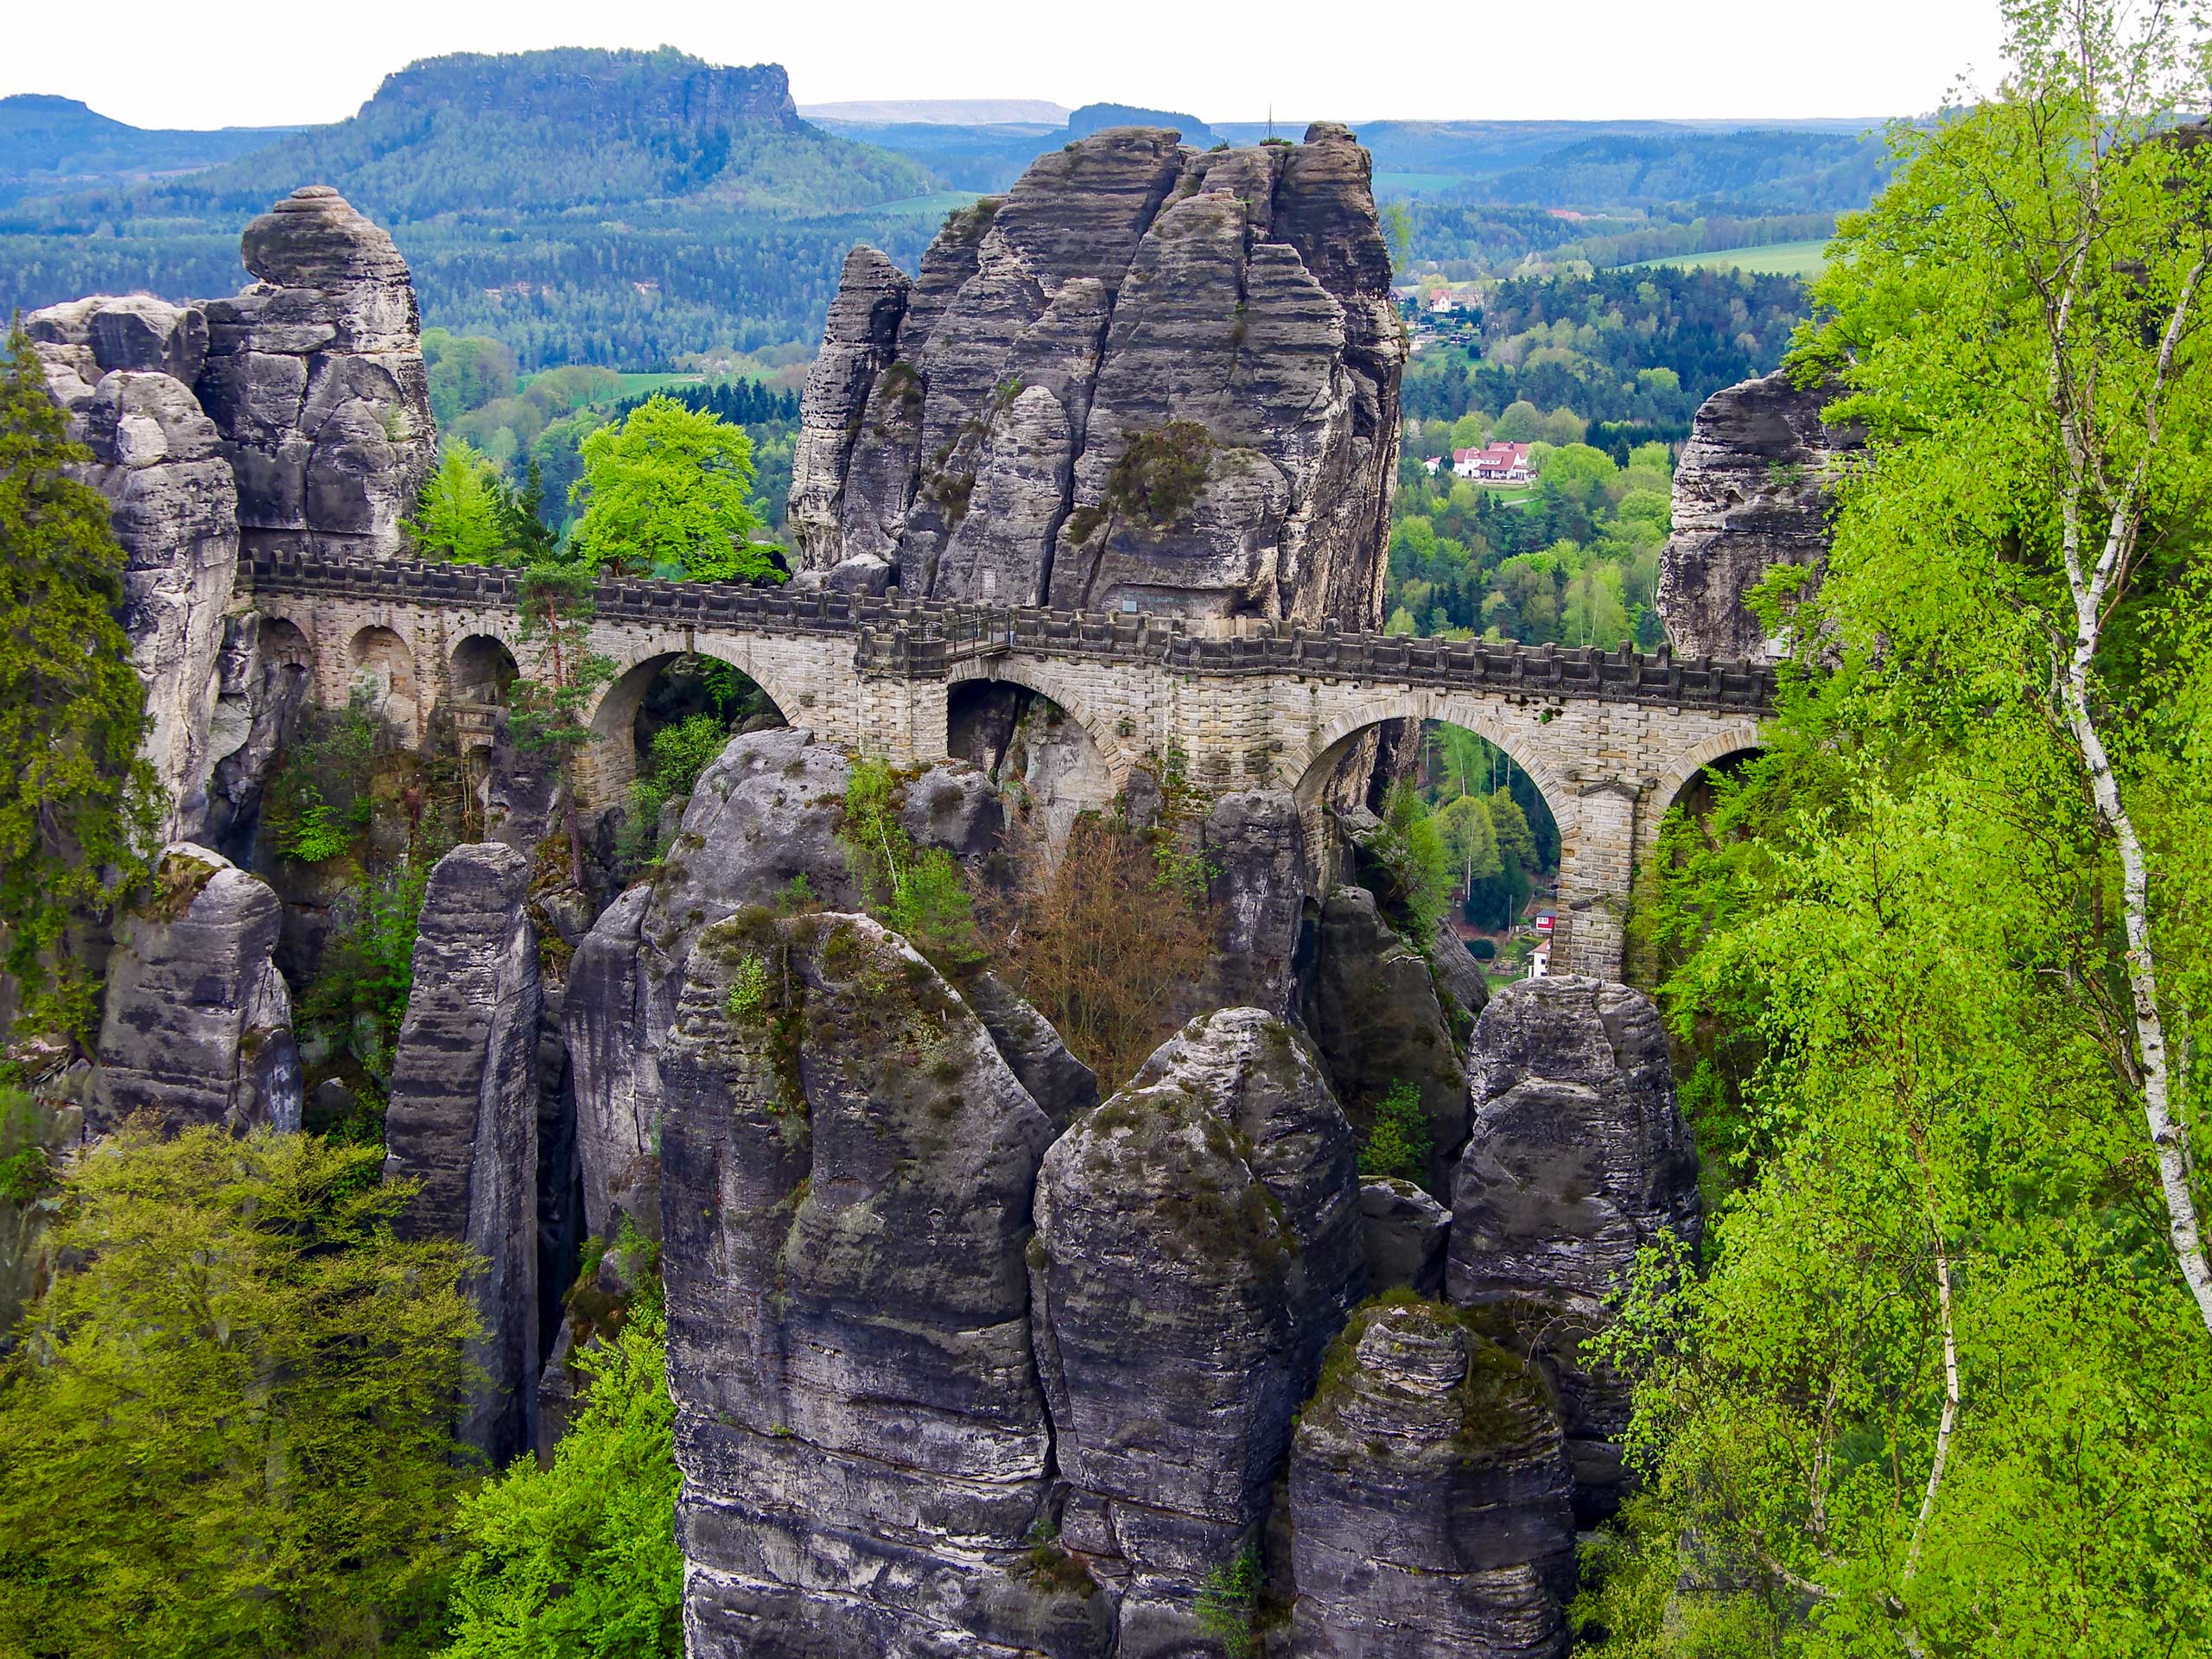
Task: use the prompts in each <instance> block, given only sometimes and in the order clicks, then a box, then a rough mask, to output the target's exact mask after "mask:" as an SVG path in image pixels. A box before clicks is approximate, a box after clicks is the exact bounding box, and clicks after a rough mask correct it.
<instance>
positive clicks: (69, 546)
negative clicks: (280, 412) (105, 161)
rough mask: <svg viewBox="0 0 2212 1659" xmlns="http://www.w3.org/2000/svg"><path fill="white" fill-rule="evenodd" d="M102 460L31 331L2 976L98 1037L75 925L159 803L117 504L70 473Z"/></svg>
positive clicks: (2, 763) (19, 370) (102, 901)
mask: <svg viewBox="0 0 2212 1659" xmlns="http://www.w3.org/2000/svg"><path fill="white" fill-rule="evenodd" d="M91 459H92V457H91V455H90V454H89V453H88V452H87V451H86V449H85V448H84V447H83V446H82V445H79V444H74V443H72V442H69V441H68V438H67V429H66V427H65V423H64V420H63V416H62V413H61V411H60V409H58V408H57V407H55V405H54V401H53V400H52V399H51V398H50V397H48V396H47V392H46V377H45V372H44V370H43V368H42V367H41V364H40V362H39V359H38V358H37V356H36V354H35V353H33V352H32V350H31V346H30V341H29V339H28V338H27V337H26V336H25V335H24V334H23V332H22V329H21V328H20V327H17V328H15V329H12V330H11V331H10V334H9V336H8V361H7V366H6V369H5V372H4V374H0V779H4V781H0V971H3V972H4V973H5V974H6V975H7V976H9V977H10V978H11V979H12V980H13V981H14V982H15V984H16V994H17V1023H18V1025H19V1026H25V1027H33V1028H36V1029H40V1030H43V1031H46V1032H49V1033H74V1034H76V1035H78V1036H79V1038H84V1037H86V1036H88V1034H89V1033H88V1030H87V1027H89V1025H90V1023H91V1021H92V982H91V979H90V977H89V976H88V974H87V973H86V969H85V968H84V966H83V964H82V963H80V962H79V960H78V958H77V956H76V954H75V952H74V951H73V950H72V948H71V944H70V940H69V937H68V935H69V930H70V927H71V925H72V924H73V922H76V921H79V920H83V919H85V918H89V917H90V916H92V915H93V914H95V913H97V912H100V911H101V910H103V909H104V908H105V906H106V904H107V902H108V899H109V895H110V893H111V883H112V882H113V881H114V880H115V879H116V878H117V877H118V876H123V877H126V878H127V877H128V876H129V874H130V873H132V872H134V871H137V870H139V869H141V868H143V864H144V861H145V858H146V856H147V855H148V853H149V851H150V849H151V843H152V836H153V830H154V828H155V823H156V817H157V816H158V814H159V811H160V810H161V804H160V803H158V801H157V800H156V791H157V787H158V786H157V785H156V782H155V780H154V776H153V772H152V771H151V769H150V768H149V766H147V765H146V763H145V762H144V761H143V760H141V759H140V758H139V754H138V746H139V741H140V739H141V736H142V734H143V732H144V729H145V718H146V716H145V701H146V700H145V690H144V688H143V686H142V685H141V683H139V679H138V676H137V671H135V670H134V669H133V668H132V667H131V664H130V641H129V639H126V638H125V637H124V632H123V628H122V626H121V625H120V623H118V620H117V616H118V613H119V612H120V610H121V608H122V605H123V569H124V551H123V548H122V545H121V544H120V543H118V542H117V540H116V539H115V533H114V531H112V530H111V528H110V527H109V523H108V504H107V501H106V499H105V498H104V497H103V496H102V495H101V494H100V493H99V491H97V490H95V489H92V488H91V487H90V486H87V485H86V484H83V483H81V482H79V480H76V479H74V478H73V477H71V476H70V475H69V473H68V471H67V469H68V468H69V467H72V466H73V465H81V464H83V463H85V462H86V461H90V460H91Z"/></svg>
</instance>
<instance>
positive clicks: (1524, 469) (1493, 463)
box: [1452, 443, 1535, 484]
mask: <svg viewBox="0 0 2212 1659" xmlns="http://www.w3.org/2000/svg"><path fill="white" fill-rule="evenodd" d="M1452 477H1454V478H1471V479H1473V480H1475V481H1476V482H1477V483H1478V484H1525V483H1527V482H1528V481H1529V480H1530V479H1531V478H1533V477H1535V474H1534V473H1532V472H1531V471H1529V446H1528V445H1527V444H1525V443H1493V444H1490V445H1488V446H1486V447H1485V448H1480V449H1454V450H1453V451H1452Z"/></svg>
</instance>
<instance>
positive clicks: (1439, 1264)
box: [1359, 1175, 1452, 1296]
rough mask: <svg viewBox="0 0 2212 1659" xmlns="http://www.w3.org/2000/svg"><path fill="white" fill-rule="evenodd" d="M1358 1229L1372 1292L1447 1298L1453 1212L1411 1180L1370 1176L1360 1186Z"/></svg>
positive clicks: (1387, 1176)
mask: <svg viewBox="0 0 2212 1659" xmlns="http://www.w3.org/2000/svg"><path fill="white" fill-rule="evenodd" d="M1359 1227H1360V1239H1361V1244H1362V1248H1363V1250H1364V1251H1365V1254H1366V1256H1367V1284H1368V1288H1369V1289H1370V1290H1375V1291H1384V1290H1410V1291H1412V1292H1414V1294H1416V1295H1421V1296H1440V1295H1442V1294H1444V1252H1445V1247H1446V1245H1447V1244H1448V1243H1450V1242H1451V1234H1452V1212H1451V1211H1449V1210H1446V1208H1445V1207H1444V1206H1443V1205H1440V1204H1439V1203H1438V1202H1437V1201H1436V1200H1435V1199H1434V1198H1431V1197H1429V1195H1428V1194H1427V1193H1426V1192H1422V1191H1421V1188H1420V1187H1419V1186H1417V1185H1414V1183H1413V1182H1411V1181H1408V1180H1402V1179H1398V1178H1397V1177H1395V1176H1391V1175H1376V1176H1370V1177H1368V1178H1367V1179H1363V1180H1362V1181H1361V1182H1360V1184H1359Z"/></svg>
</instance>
